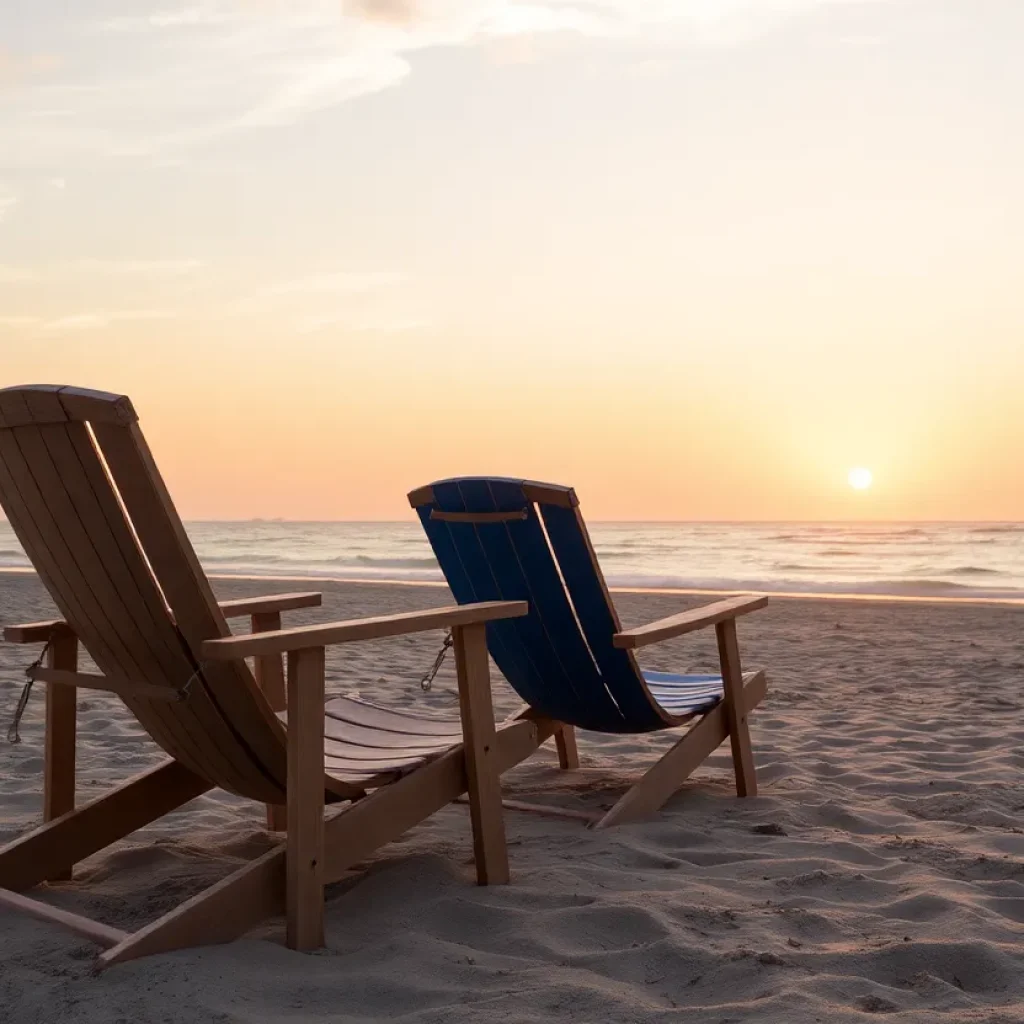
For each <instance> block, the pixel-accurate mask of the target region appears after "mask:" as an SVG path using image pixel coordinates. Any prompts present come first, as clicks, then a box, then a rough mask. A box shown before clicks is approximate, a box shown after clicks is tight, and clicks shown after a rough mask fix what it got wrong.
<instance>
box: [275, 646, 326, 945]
mask: <svg viewBox="0 0 1024 1024" xmlns="http://www.w3.org/2000/svg"><path fill="white" fill-rule="evenodd" d="M287 807H288V836H287V839H286V850H287V854H286V865H287V866H286V870H285V875H286V883H285V884H286V898H285V902H286V941H287V943H288V946H289V948H291V949H299V950H310V949H319V948H320V947H321V946H322V945H323V944H324V649H323V648H322V647H312V648H309V649H307V650H302V651H292V652H289V654H288V805H287Z"/></svg>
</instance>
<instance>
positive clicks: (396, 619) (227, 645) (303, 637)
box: [201, 601, 529, 661]
mask: <svg viewBox="0 0 1024 1024" xmlns="http://www.w3.org/2000/svg"><path fill="white" fill-rule="evenodd" d="M528 611H529V605H528V604H527V603H526V602H525V601H481V602H480V603H478V604H464V605H450V606H447V607H444V608H428V609H425V610H424V611H421V612H405V613H403V614H401V615H380V616H376V617H374V618H367V619H348V620H346V621H344V622H328V623H324V624H323V625H316V626H298V627H296V628H295V629H276V630H271V631H269V632H266V633H250V634H248V635H245V636H233V637H225V638H224V639H222V640H207V641H205V642H204V643H203V646H202V649H201V650H202V656H203V658H204V659H206V660H208V661H232V660H235V659H238V658H249V657H253V656H259V655H261V654H281V653H283V652H286V651H302V650H306V649H307V648H310V647H327V646H329V645H331V644H344V643H349V642H351V641H353V640H377V639H381V638H383V637H388V636H402V635H404V634H406V633H422V632H424V631H425V630H428V629H445V628H448V627H452V628H454V627H457V626H470V625H473V624H474V623H479V622H492V621H494V620H495V619H514V618H518V617H519V616H520V615H526V613H527V612H528Z"/></svg>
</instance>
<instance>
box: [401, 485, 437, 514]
mask: <svg viewBox="0 0 1024 1024" xmlns="http://www.w3.org/2000/svg"><path fill="white" fill-rule="evenodd" d="M406 497H407V498H408V499H409V504H410V505H411V506H412V507H413V508H419V507H420V505H431V504H433V501H434V488H433V485H431V484H427V485H426V486H425V487H417V488H416V490H414V491H410V492H409V493H408V494H407V495H406Z"/></svg>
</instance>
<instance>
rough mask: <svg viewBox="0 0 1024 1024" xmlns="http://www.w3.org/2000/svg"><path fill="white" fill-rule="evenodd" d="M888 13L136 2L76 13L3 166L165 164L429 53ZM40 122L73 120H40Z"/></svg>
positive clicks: (727, 30) (741, 31) (548, 3)
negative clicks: (75, 53) (63, 61)
mask: <svg viewBox="0 0 1024 1024" xmlns="http://www.w3.org/2000/svg"><path fill="white" fill-rule="evenodd" d="M891 2H895V0H294V2H292V3H289V4H287V5H286V4H282V3H268V2H256V0H191V2H181V3H169V2H167V0H164V2H163V3H154V2H153V0H149V2H146V0H139V2H133V3H132V4H131V5H130V6H129V5H127V3H125V6H124V7H123V9H122V13H120V14H115V15H113V16H107V17H106V18H102V19H99V20H97V19H95V17H94V16H93V15H92V14H91V13H90V12H91V10H92V9H91V8H90V7H88V5H81V6H80V7H78V8H76V11H77V12H78V13H77V14H76V16H75V18H76V19H77V20H71V21H70V25H71V28H70V29H69V31H72V32H75V33H77V34H78V35H79V36H81V37H84V38H85V40H86V41H87V42H88V40H89V39H90V38H91V39H92V40H100V41H101V42H99V43H96V44H95V45H85V46H83V45H82V40H81V39H79V40H78V46H79V48H80V49H81V50H82V51H83V52H84V53H85V55H86V56H87V57H88V55H90V54H95V58H94V60H93V62H92V63H91V64H90V63H89V61H88V60H83V61H81V62H79V64H80V66H76V67H75V71H74V74H73V73H72V71H71V69H70V68H67V67H66V68H63V69H61V68H56V69H55V74H56V80H55V81H52V82H51V81H49V80H48V81H47V82H46V83H45V84H44V83H40V84H37V85H23V88H22V89H21V90H20V91H21V93H22V96H21V98H20V102H15V103H13V104H10V105H9V106H8V112H7V113H6V114H0V135H2V136H3V137H4V138H5V141H6V143H7V148H8V151H9V152H13V153H16V154H19V156H20V157H21V158H22V159H24V160H25V161H26V163H31V164H32V165H34V166H38V165H40V164H46V165H48V166H51V167H52V168H53V169H54V170H57V166H56V165H57V163H58V160H59V159H60V158H64V160H65V161H67V159H68V158H69V157H77V158H78V160H79V161H80V160H81V159H82V158H84V157H87V156H92V157H94V158H110V157H116V158H123V157H126V156H135V157H140V156H145V157H148V158H151V159H158V160H174V159H180V158H181V155H182V154H183V153H187V152H188V151H189V150H190V149H192V148H194V147H196V146H199V145H203V144H206V143H210V142H213V141H214V140H216V139H219V138H222V137H225V136H230V135H232V134H235V133H239V132H245V131H252V130H256V129H266V128H269V127H273V126H279V125H286V124H291V123H293V122H296V121H298V120H300V119H302V118H304V117H307V116H309V115H310V114H313V113H315V112H316V111H320V110H324V109H326V108H329V107H334V106H337V105H338V104H341V103H344V102H346V101H348V100H350V99H353V98H354V97H357V96H362V95H365V94H367V93H371V92H377V91H380V90H382V89H387V88H389V87H392V86H395V85H397V84H398V83H400V82H402V81H403V80H404V79H406V78H407V77H408V76H409V74H410V73H411V65H410V62H409V61H410V58H411V56H412V55H414V54H416V53H417V52H419V51H423V50H427V49H431V48H438V47H451V46H469V45H474V44H477V43H484V44H486V43H488V42H492V41H494V40H499V39H508V38H511V37H516V36H518V37H523V38H527V37H539V36H542V35H545V36H554V35H556V34H557V35H560V36H564V37H566V38H572V37H578V38H583V37H591V38H594V37H597V38H617V37H618V38H625V39H630V40H634V41H635V40H643V39H650V40H654V41H659V42H665V41H667V40H678V41H679V42H680V44H682V45H722V44H734V43H739V42H742V41H744V40H747V39H750V38H752V37H754V36H756V35H757V34H758V33H759V32H761V31H763V30H764V29H765V28H766V27H767V26H769V25H771V24H772V23H774V22H777V21H778V20H779V19H784V18H790V17H794V16H796V15H799V14H801V13H805V12H808V11H812V10H814V9H816V8H822V7H827V6H839V5H843V4H863V3H891ZM101 54H102V60H101V59H100V55H101ZM50 77H51V78H54V77H55V76H50ZM40 110H48V111H54V110H57V111H74V117H73V118H65V117H39V116H37V114H38V112H39V111H40ZM140 110H145V111H146V114H147V116H146V117H145V119H140V118H139V116H138V114H139V111H140ZM67 165H68V164H67V163H66V162H65V163H64V164H62V165H61V166H67Z"/></svg>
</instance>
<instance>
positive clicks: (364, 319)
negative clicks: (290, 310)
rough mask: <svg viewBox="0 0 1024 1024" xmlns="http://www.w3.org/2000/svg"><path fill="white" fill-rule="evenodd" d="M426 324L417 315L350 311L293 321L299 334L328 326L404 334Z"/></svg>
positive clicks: (309, 332)
mask: <svg viewBox="0 0 1024 1024" xmlns="http://www.w3.org/2000/svg"><path fill="white" fill-rule="evenodd" d="M427 326H428V323H427V321H426V320H423V319H420V318H418V317H402V316H388V315H387V314H386V313H381V314H369V315H367V314H363V315H357V316H353V315H352V313H351V312H348V313H328V314H324V315H321V316H318V315H312V316H301V317H299V319H298V320H297V321H296V322H295V329H296V330H297V331H298V332H299V333H300V334H315V333H317V332H319V331H325V330H329V329H330V328H340V329H342V330H345V331H356V332H359V333H367V334H405V333H406V332H408V331H419V330H422V329H423V328H425V327H427Z"/></svg>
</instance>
